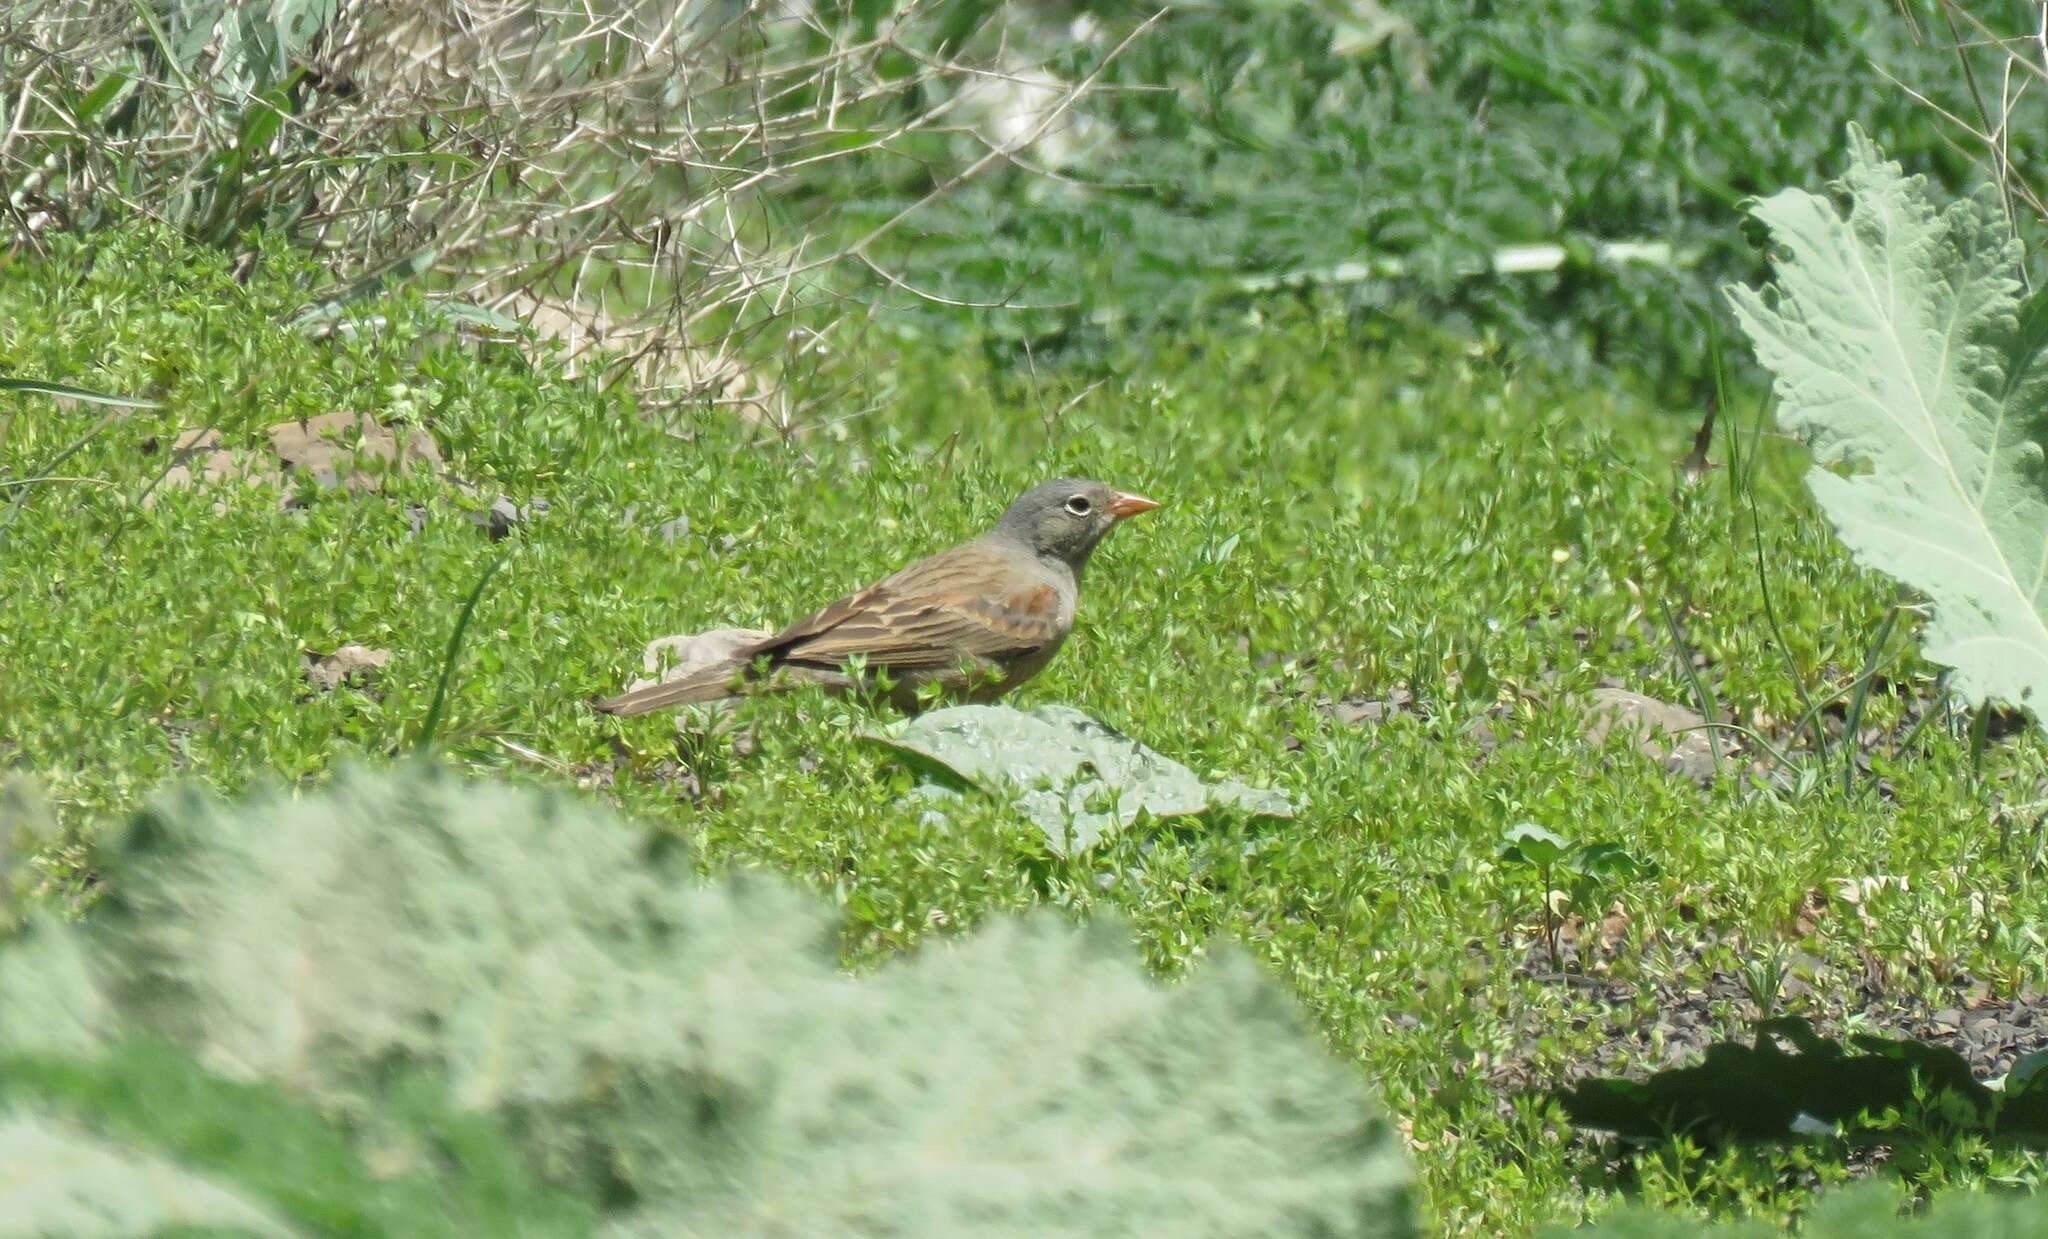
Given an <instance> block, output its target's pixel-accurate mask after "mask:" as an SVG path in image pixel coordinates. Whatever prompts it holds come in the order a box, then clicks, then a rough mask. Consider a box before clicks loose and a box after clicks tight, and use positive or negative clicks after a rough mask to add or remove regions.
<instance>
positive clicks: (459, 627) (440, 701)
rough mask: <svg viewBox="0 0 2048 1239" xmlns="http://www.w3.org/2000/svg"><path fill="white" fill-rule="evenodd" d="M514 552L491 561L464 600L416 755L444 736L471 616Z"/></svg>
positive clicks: (442, 660)
mask: <svg viewBox="0 0 2048 1239" xmlns="http://www.w3.org/2000/svg"><path fill="white" fill-rule="evenodd" d="M512 550H513V548H509V547H508V548H507V549H506V550H504V551H503V552H501V553H500V554H499V555H498V557H497V558H496V559H494V560H492V561H491V566H490V567H488V568H485V569H484V572H483V575H482V576H480V577H478V578H477V579H476V585H475V587H474V588H472V589H471V590H470V591H469V597H468V598H467V599H465V600H464V601H463V603H462V613H461V614H459V615H457V616H456V617H455V631H453V632H451V633H449V634H448V652H447V653H446V654H444V655H443V656H442V658H441V682H440V683H439V684H437V685H435V686H434V703H433V704H432V705H430V706H428V707H427V721H426V722H425V723H422V724H421V725H420V735H419V739H418V740H415V741H414V742H413V750H414V751H415V752H418V753H430V752H432V751H433V748H434V738H435V736H436V735H438V734H439V733H440V730H441V718H442V715H443V713H444V712H445V711H446V709H447V706H448V684H449V681H451V680H453V679H454V678H455V660H456V659H457V658H459V657H461V655H462V637H463V634H464V633H466V632H468V631H469V621H470V617H471V616H473V615H475V614H476V604H477V603H478V602H479V601H481V600H482V598H483V596H484V587H485V586H487V585H489V584H490V583H491V578H492V577H494V576H496V575H498V569H500V568H502V567H504V566H505V561H506V560H508V559H510V558H511V557H512Z"/></svg>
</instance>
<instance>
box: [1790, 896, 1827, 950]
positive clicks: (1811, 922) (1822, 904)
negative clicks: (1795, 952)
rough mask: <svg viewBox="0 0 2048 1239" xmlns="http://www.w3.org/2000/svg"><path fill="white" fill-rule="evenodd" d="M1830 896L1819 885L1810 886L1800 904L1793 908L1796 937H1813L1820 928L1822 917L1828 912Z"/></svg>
mask: <svg viewBox="0 0 2048 1239" xmlns="http://www.w3.org/2000/svg"><path fill="white" fill-rule="evenodd" d="M1827 910H1828V896H1827V892H1826V891H1823V890H1822V889H1821V888H1820V887H1818V886H1812V887H1808V888H1807V891H1806V894H1804V895H1802V896H1800V899H1799V906H1798V907H1795V908H1794V909H1792V935H1793V936H1794V937H1796V938H1811V937H1812V936H1813V935H1814V934H1815V933H1816V932H1818V931H1819V929H1820V918H1821V917H1822V916H1824V915H1826V914H1827Z"/></svg>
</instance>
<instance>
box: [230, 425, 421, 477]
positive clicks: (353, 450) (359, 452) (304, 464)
mask: <svg viewBox="0 0 2048 1239" xmlns="http://www.w3.org/2000/svg"><path fill="white" fill-rule="evenodd" d="M267 433H268V434H269V436H270V450H271V451H272V452H273V453H275V454H276V456H277V458H278V460H280V461H281V462H283V464H284V465H285V467H286V468H287V469H290V470H292V471H293V472H295V473H305V474H307V475H308V476H310V477H311V478H312V479H313V481H314V482H315V484H317V485H319V486H320V487H321V488H322V489H328V490H331V489H333V488H335V487H337V486H344V485H345V486H347V487H348V488H349V489H351V490H355V491H362V492H373V491H378V490H382V489H383V488H384V478H383V472H384V471H383V470H382V469H364V468H362V467H361V466H362V465H364V464H365V463H366V462H369V461H373V460H374V461H381V462H383V463H384V464H385V465H388V466H395V467H398V468H407V467H410V466H412V465H414V464H416V463H418V462H421V461H424V462H426V464H427V467H428V469H429V470H430V471H431V472H433V473H435V474H439V473H440V472H441V471H442V468H443V464H442V460H441V449H440V448H439V447H437V446H436V445H435V443H434V438H433V436H432V435H430V434H428V433H427V432H426V431H424V430H412V431H410V432H408V433H407V434H406V436H405V441H404V443H403V444H401V443H400V442H399V439H398V434H397V432H395V431H393V430H390V429H388V428H386V427H385V426H383V425H382V424H381V423H379V422H378V421H377V419H376V418H374V417H371V416H370V415H369V414H367V413H323V414H321V415H320V416H318V417H304V418H300V419H299V420H297V421H293V422H280V423H278V424H277V425H275V426H272V427H271V428H270V429H269V431H268V432H267Z"/></svg>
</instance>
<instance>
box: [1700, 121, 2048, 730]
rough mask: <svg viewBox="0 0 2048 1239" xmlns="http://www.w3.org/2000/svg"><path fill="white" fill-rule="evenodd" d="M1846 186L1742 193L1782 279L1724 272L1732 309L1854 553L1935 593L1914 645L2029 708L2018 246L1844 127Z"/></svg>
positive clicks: (2047, 691) (2033, 607) (2045, 574)
mask: <svg viewBox="0 0 2048 1239" xmlns="http://www.w3.org/2000/svg"><path fill="white" fill-rule="evenodd" d="M1841 189H1842V190H1843V191H1844V192H1845V193H1846V194H1847V195H1848V196H1849V198H1850V201H1851V206H1850V209H1849V211H1848V213H1847V215H1846V216H1845V215H1844V214H1843V213H1842V212H1841V211H1839V210H1838V209H1837V208H1836V206H1835V205H1834V204H1833V203H1832V202H1830V201H1829V200H1828V199H1826V198H1822V197H1819V196H1816V195H1814V194H1810V193H1807V192H1805V191H1802V190H1796V189H1790V190H1785V191H1783V192H1781V193H1778V194H1775V195H1773V196H1771V197H1770V198H1767V199H1765V200H1764V201H1762V202H1760V203H1758V204H1757V205H1756V206H1755V207H1754V208H1753V211H1754V214H1755V215H1756V217H1757V218H1758V219H1759V220H1761V221H1763V223H1764V225H1765V226H1766V227H1767V228H1768V229H1769V230H1770V234H1771V238H1772V240H1773V241H1774V242H1775V243H1776V244H1777V246H1778V247H1779V248H1780V250H1781V254H1780V256H1779V258H1778V260H1777V263H1776V273H1777V282H1776V284H1775V286H1774V287H1772V288H1770V289H1767V290H1764V291H1757V290H1752V289H1747V288H1735V289H1731V290H1730V296H1731V297H1732V298H1733V300H1734V304H1735V311H1736V315H1737V317H1738V318H1740V320H1741V322H1742V325H1743V328H1744V329H1745V330H1746V331H1747V332H1748V333H1749V337H1750V339H1751V341H1752V342H1753V343H1754V344H1755V346H1756V350H1757V355H1758V357H1759V358H1761V359H1762V361H1763V363H1764V364H1765V365H1766V366H1768V367H1769V368H1770V370H1771V372H1772V374H1773V375H1774V376H1775V379H1776V389H1777V395H1778V401H1779V413H1778V417H1779V421H1780V423H1781V424H1782V425H1783V426H1784V427H1785V428H1786V429H1787V430H1789V431H1791V432H1792V433H1794V434H1796V435H1798V436H1799V437H1800V438H1802V439H1804V440H1805V441H1806V442H1807V443H1808V444H1809V445H1810V446H1811V447H1812V449H1813V454H1814V459H1815V462H1816V464H1815V467H1814V469H1813V471H1812V472H1811V474H1810V475H1809V481H1810V482H1811V485H1812V488H1813V493H1814V496H1815V497H1816V498H1817V499H1818V500H1819V502H1820V506H1821V509H1822V511H1824V512H1825V513H1826V514H1827V516H1828V519H1829V520H1830V521H1831V522H1833V524H1834V526H1835V529H1836V530H1837V531H1838V532H1839V533H1840V534H1841V537H1842V540H1843V541H1844V542H1846V543H1847V544H1848V546H1849V549H1850V550H1851V551H1852V552H1853V553H1854V554H1855V556H1856V558H1857V559H1858V560H1860V561H1861V562H1863V563H1865V564H1868V565H1870V566H1871V567H1874V568H1878V569H1880V570H1882V571H1884V572H1886V573H1888V574H1890V575H1891V576H1893V577H1895V578H1897V579H1898V580H1900V581H1903V582H1905V583H1906V584H1907V585H1909V586H1911V587H1913V588H1914V589H1916V590H1919V591H1920V592H1921V593H1923V594H1925V595H1926V596H1927V597H1928V599H1929V600H1930V601H1931V602H1932V604H1933V616H1932V618H1931V619H1930V621H1929V622H1928V624H1927V628H1926V633H1925V638H1924V641H1925V652H1926V654H1927V657H1929V658H1930V659H1933V660H1935V661H1937V662H1941V663H1945V664H1947V665H1949V666H1951V667H1953V668H1955V672H1956V674H1955V681H1954V682H1955V687H1956V689H1957V691H1958V692H1959V693H1961V694H1963V695H1964V696H1965V697H1967V698H1968V699H1970V700H1971V701H1983V700H1985V699H1988V698H1995V699H1998V700H2001V701H2007V702H2012V703H2016V704H2020V705H2024V706H2026V707H2028V708H2029V709H2030V710H2031V711H2032V712H2033V713H2034V714H2035V717H2036V718H2037V719H2039V718H2040V717H2041V715H2042V706H2043V704H2044V702H2048V493H2044V490H2043V477H2042V469H2041V461H2042V446H2041V442H2042V435H2043V401H2042V389H2041V385H2040V384H2039V383H2038V382H2033V381H2017V377H2016V376H2020V374H2021V371H2023V370H2024V368H2025V367H2026V366H2027V363H2028V361H2029V360H2030V356H2029V353H2030V349H2029V346H2028V344H2027V342H2026V337H2025V335H2024V333H2022V332H2021V331H2020V330H2019V322H2018V314H2019V310H2020V302H2019V292H2020V285H2019V281H2018V278H2017V265H2016V264H2017V257H2018V255H2017V252H2016V249H2015V246H2014V243H2013V242H2012V240H2011V238H2010V235H2009V234H2008V232H2007V231H2006V230H2005V228H2004V225H2003V224H2002V222H2001V221H2000V220H1999V218H1998V215H1997V212H1996V210H1995V209H1994V208H1993V206H1992V205H1990V203H1989V202H1987V201H1984V200H1972V201H1965V202H1958V203H1955V204H1953V205H1951V206H1949V207H1948V208H1946V209H1937V208H1936V207H1935V206H1934V204H1933V203H1932V202H1931V201H1930V200H1929V196H1928V193H1927V189H1926V186H1925V184H1924V182H1923V181H1922V180H1921V179H1920V178H1918V177H1907V176H1905V175H1904V174H1903V173H1902V172H1901V170H1900V169H1899V167H1898V166H1897V165H1896V164H1891V163H1887V162H1885V161H1884V160H1883V159H1882V158H1881V157H1880V156H1879V154H1878V152H1877V150H1876V149H1875V148H1874V147H1873V146H1872V145H1871V143H1870V141H1869V140H1868V139H1867V138H1865V137H1864V136H1863V134H1862V132H1861V131H1859V130H1856V129H1854V128H1852V129H1851V130H1850V132H1849V169H1848V172H1847V174H1846V175H1845V176H1844V178H1843V180H1842V183H1841ZM2009 377H2015V381H2013V382H2010V383H2009V382H2008V381H2007V380H2008V378H2009ZM1842 466H1847V468H1846V469H1843V468H1842Z"/></svg>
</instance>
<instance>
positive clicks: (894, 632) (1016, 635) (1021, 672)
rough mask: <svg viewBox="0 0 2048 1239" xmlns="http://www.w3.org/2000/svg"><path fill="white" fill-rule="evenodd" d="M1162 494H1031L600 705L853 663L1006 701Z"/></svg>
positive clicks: (1067, 483)
mask: <svg viewBox="0 0 2048 1239" xmlns="http://www.w3.org/2000/svg"><path fill="white" fill-rule="evenodd" d="M1158 506H1159V505H1158V504H1157V503H1154V502H1153V501H1152V500H1150V499H1147V498H1145V497H1144V496H1142V495H1133V494H1130V493H1128V492H1125V491H1120V490H1115V489H1113V488H1111V487H1108V486H1105V485H1103V484H1102V483H1101V482H1090V481H1085V480H1082V479H1079V478H1059V479H1057V480H1055V481H1051V482H1047V483H1045V484H1043V485H1041V486H1035V487H1033V488H1032V489H1030V490H1028V491H1026V492H1024V494H1023V496H1022V497H1020V498H1019V499H1018V500H1017V502H1015V503H1013V504H1011V505H1010V508H1009V510H1008V511H1007V512H1004V513H1003V518H1002V519H1001V520H1000V521H998V522H996V527H995V528H994V529H991V530H990V531H989V532H987V533H985V534H983V535H982V536H980V537H979V538H976V539H974V540H973V541H972V542H964V543H962V544H961V545H959V546H956V547H954V548H952V549H951V550H947V551H940V552H939V553H938V554H936V555H934V556H932V557H931V558H929V559H920V560H918V561H917V562H916V563H914V564H912V565H910V566H909V567H907V568H905V569H903V570H902V571H900V572H898V573H896V574H895V575H894V576H891V577H888V578H887V579H885V580H882V581H880V582H877V583H876V584H874V585H870V586H868V587H867V588H866V589H864V590H861V591H860V592H859V593H856V594H852V595H849V596H847V597H845V598H841V599H840V600H839V601H838V602H835V603H833V604H832V605H831V606H829V607H826V608H825V609H824V610H822V611H820V612H818V613H817V614H815V615H813V616H811V617H809V618H808V619H802V620H798V621H797V622H796V623H794V624H791V625H790V626H789V627H787V628H785V629H783V630H782V631H781V632H778V633H776V634H775V635H774V636H772V637H769V638H768V639H767V640H765V641H761V642H758V643H756V644H753V645H748V646H743V647H741V648H740V649H739V650H737V651H735V652H734V653H733V655H732V656H731V657H730V658H728V659H727V660H725V661H723V662H720V663H717V664H714V665H712V666H709V667H704V668H701V669H699V670H697V671H694V672H691V673H690V674H688V675H685V676H683V677H682V678H680V679H676V680H671V681H669V682H668V683H666V684H655V685H652V686H650V687H647V688H641V689H636V690H634V691H632V692H629V693H626V694H624V695H623V696H618V697H613V698H611V699H609V700H606V701H600V702H597V703H596V708H597V709H599V710H601V711H603V712H604V713H606V714H645V713H647V712H648V711H650V710H660V709H663V708H666V707H668V706H679V705H685V704H688V703H690V702H700V701H719V700H722V699H724V698H727V697H737V696H740V695H743V694H745V693H748V692H752V691H759V690H761V689H764V688H765V689H776V688H787V687H791V686H793V685H796V684H822V685H824V686H826V687H827V688H831V689H835V690H841V691H843V690H846V689H850V688H852V687H854V686H855V685H856V684H857V683H858V681H857V680H856V678H855V677H854V676H853V675H852V674H850V673H849V671H848V668H847V663H848V662H849V661H854V660H857V661H859V662H861V663H862V664H863V665H864V666H865V668H866V670H867V671H868V672H869V673H873V672H876V671H882V672H886V673H887V674H888V676H889V678H890V680H891V681H892V682H893V684H894V689H893V691H892V699H893V700H894V701H895V702H896V704H897V705H898V706H899V707H901V708H903V709H906V710H915V709H917V708H918V706H919V704H920V703H919V701H918V689H919V688H920V687H921V686H923V685H926V684H931V683H936V684H938V686H939V688H940V690H941V694H940V695H941V696H944V697H948V698H952V699H956V700H957V699H963V698H964V699H965V700H968V701H993V700H995V699H996V698H997V697H999V696H1001V695H1002V694H1003V693H1005V692H1007V691H1009V690H1010V689H1012V688H1015V687H1016V686H1017V685H1019V684H1022V683H1023V682H1024V681H1026V680H1028V679H1030V678H1031V677H1032V676H1034V675H1036V674H1038V672H1039V671H1040V670H1041V669H1043V668H1044V666H1045V665H1046V664H1047V663H1048V662H1051V661H1052V656H1053V655H1054V654H1055V653H1057V652H1058V651H1059V648H1060V644H1061V643H1062V642H1064V641H1065V640H1066V639H1067V633H1068V632H1069V631H1070V630H1071V629H1072V628H1073V626H1074V604H1075V602H1076V600H1077V598H1078V596H1079V594H1080V588H1081V570H1082V569H1083V568H1085V567H1087V565H1088V556H1089V555H1090V554H1092V553H1093V552H1094V550H1095V547H1096V544H1097V543H1099V542H1101V541H1102V538H1103V535H1105V534H1107V533H1108V532H1109V531H1110V529H1111V528H1113V527H1114V526H1115V525H1116V523H1117V522H1118V521H1121V520H1123V519H1124V518H1125V517H1127V516H1136V515H1137V514H1138V513H1140V512H1149V511H1151V510H1152V509H1153V508H1156V507H1158Z"/></svg>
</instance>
